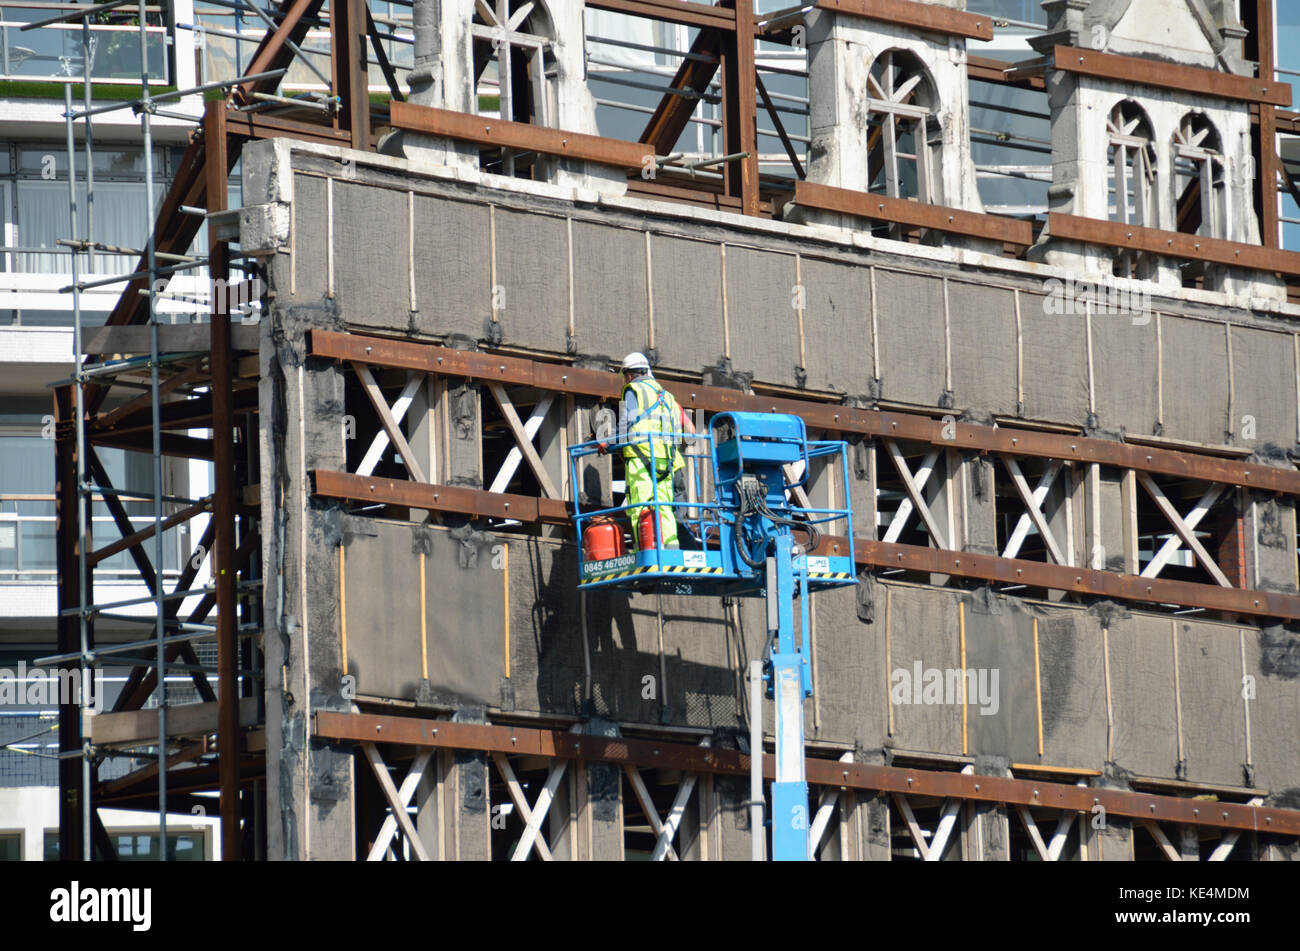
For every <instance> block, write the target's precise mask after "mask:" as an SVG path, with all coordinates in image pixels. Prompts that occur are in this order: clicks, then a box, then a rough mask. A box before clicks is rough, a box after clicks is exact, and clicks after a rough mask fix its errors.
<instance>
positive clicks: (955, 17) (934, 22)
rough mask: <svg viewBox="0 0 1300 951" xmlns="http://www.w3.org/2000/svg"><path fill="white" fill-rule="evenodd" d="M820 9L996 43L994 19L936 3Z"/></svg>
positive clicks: (831, 3)
mask: <svg viewBox="0 0 1300 951" xmlns="http://www.w3.org/2000/svg"><path fill="white" fill-rule="evenodd" d="M817 9H818V10H831V11H833V12H835V13H847V14H851V15H853V16H859V17H863V18H865V19H868V20H880V21H881V22H884V23H894V24H897V25H898V26H906V27H911V28H912V29H915V30H924V31H925V32H928V33H944V34H947V35H948V36H964V37H966V38H968V39H972V40H991V39H993V20H992V19H991V18H990V17H987V16H981V15H979V14H976V13H967V12H965V11H964V10H953V9H952V8H950V7H942V6H939V5H938V4H936V3H915V2H913V0H818V2H817Z"/></svg>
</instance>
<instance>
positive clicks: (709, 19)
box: [586, 0, 752, 31]
mask: <svg viewBox="0 0 1300 951" xmlns="http://www.w3.org/2000/svg"><path fill="white" fill-rule="evenodd" d="M586 5H587V6H589V7H592V8H594V9H596V10H610V11H613V12H614V13H626V14H629V15H630V16H637V17H647V18H649V19H652V20H663V21H664V22H665V23H678V24H681V25H683V26H694V27H700V28H712V29H716V30H732V31H734V30H735V29H736V19H735V15H734V14H733V13H732V12H731V11H730V10H727V9H724V8H722V7H715V6H711V5H709V4H704V3H688V2H684V0H587V3H586ZM751 29H752V27H751Z"/></svg>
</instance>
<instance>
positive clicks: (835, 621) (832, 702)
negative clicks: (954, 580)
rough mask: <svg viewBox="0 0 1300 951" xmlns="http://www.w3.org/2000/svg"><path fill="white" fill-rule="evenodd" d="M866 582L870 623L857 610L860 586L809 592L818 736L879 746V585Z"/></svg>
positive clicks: (882, 695) (882, 684)
mask: <svg viewBox="0 0 1300 951" xmlns="http://www.w3.org/2000/svg"><path fill="white" fill-rule="evenodd" d="M860 583H861V584H864V585H865V584H869V582H865V581H864V582H860ZM872 587H873V588H874V589H875V594H876V595H878V601H877V603H876V605H875V610H874V612H873V614H874V620H873V621H871V622H870V623H868V622H865V621H863V620H862V619H861V617H860V616H859V614H858V598H859V595H860V594H862V593H863V592H860V591H859V590H858V589H857V588H856V587H852V588H837V589H834V590H831V591H823V592H821V593H820V594H818V595H816V596H815V597H814V598H813V604H814V611H815V612H816V620H815V621H814V624H815V625H816V642H817V684H816V689H817V691H818V695H817V706H818V708H819V710H820V716H821V732H820V733H819V734H818V736H819V738H821V739H826V740H833V741H835V742H842V743H844V744H846V745H851V744H855V743H856V744H860V745H861V746H862V747H864V748H868V749H876V750H879V748H880V747H881V746H882V745H883V744H884V742H885V739H886V733H887V731H888V725H889V672H888V671H887V670H886V669H885V611H884V596H885V590H884V587H883V586H881V585H878V584H876V585H872ZM811 732H812V731H809V734H810V735H811Z"/></svg>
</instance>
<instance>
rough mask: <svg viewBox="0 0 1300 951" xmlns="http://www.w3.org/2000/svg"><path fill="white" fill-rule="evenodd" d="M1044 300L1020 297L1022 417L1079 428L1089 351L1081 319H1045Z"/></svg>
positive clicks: (1059, 316)
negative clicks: (1023, 376)
mask: <svg viewBox="0 0 1300 951" xmlns="http://www.w3.org/2000/svg"><path fill="white" fill-rule="evenodd" d="M1044 300H1046V298H1044V297H1039V296H1038V295H1036V294H1021V295H1020V331H1021V333H1020V339H1021V347H1022V350H1023V352H1024V367H1025V379H1024V391H1025V416H1026V417H1028V418H1029V419H1038V420H1044V421H1048V422H1067V423H1073V424H1074V425H1080V424H1082V423H1083V422H1084V421H1085V420H1086V419H1087V416H1088V349H1087V346H1088V345H1087V337H1086V325H1085V323H1084V318H1083V317H1082V316H1078V315H1075V316H1071V315H1066V314H1048V313H1045V312H1044V310H1043V301H1044Z"/></svg>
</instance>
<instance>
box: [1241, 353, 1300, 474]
mask: <svg viewBox="0 0 1300 951" xmlns="http://www.w3.org/2000/svg"><path fill="white" fill-rule="evenodd" d="M1294 347H1295V345H1294V338H1293V337H1292V335H1291V334H1284V333H1277V332H1275V331H1268V330H1254V329H1252V328H1249V327H1233V328H1232V387H1233V401H1232V406H1233V412H1232V415H1233V419H1232V432H1233V440H1232V441H1233V444H1234V445H1237V446H1247V447H1249V448H1251V449H1259V448H1262V447H1264V446H1266V445H1273V446H1278V447H1281V448H1289V447H1291V446H1293V445H1294V444H1295V442H1296V400H1295V378H1296V365H1295V349H1294Z"/></svg>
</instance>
